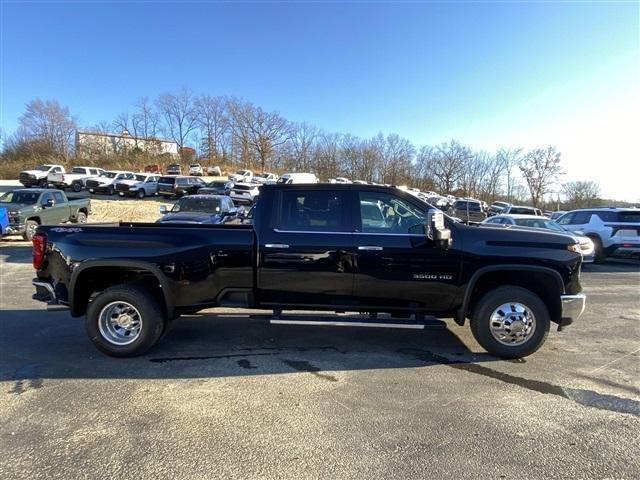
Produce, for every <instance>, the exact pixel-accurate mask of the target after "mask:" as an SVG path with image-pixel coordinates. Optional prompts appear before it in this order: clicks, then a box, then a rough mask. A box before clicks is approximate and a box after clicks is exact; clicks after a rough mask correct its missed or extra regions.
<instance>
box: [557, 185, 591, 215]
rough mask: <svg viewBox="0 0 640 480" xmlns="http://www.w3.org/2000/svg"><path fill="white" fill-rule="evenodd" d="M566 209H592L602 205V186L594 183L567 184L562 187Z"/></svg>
mask: <svg viewBox="0 0 640 480" xmlns="http://www.w3.org/2000/svg"><path fill="white" fill-rule="evenodd" d="M562 193H564V196H565V197H566V208H568V209H575V208H590V207H596V206H598V205H599V204H600V185H598V183H597V182H593V181H575V182H567V183H565V184H563V185H562Z"/></svg>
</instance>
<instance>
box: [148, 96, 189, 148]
mask: <svg viewBox="0 0 640 480" xmlns="http://www.w3.org/2000/svg"><path fill="white" fill-rule="evenodd" d="M156 105H157V107H158V111H159V112H160V114H161V115H162V116H163V117H164V120H165V123H166V128H167V133H168V134H169V136H171V138H173V140H175V141H176V143H177V144H178V147H179V148H180V151H181V152H182V149H183V148H184V147H185V146H186V145H185V143H186V141H187V139H188V138H189V136H190V135H191V133H192V132H193V130H194V129H195V128H196V111H195V105H194V98H193V94H192V93H191V92H190V91H189V90H188V89H187V88H185V87H183V88H182V89H181V90H180V92H178V93H177V94H176V93H164V94H162V95H160V97H159V98H158V100H157V101H156Z"/></svg>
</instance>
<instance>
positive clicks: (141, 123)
mask: <svg viewBox="0 0 640 480" xmlns="http://www.w3.org/2000/svg"><path fill="white" fill-rule="evenodd" d="M134 107H135V113H134V114H133V116H132V117H131V124H132V128H133V131H135V132H136V135H137V136H140V137H142V138H144V139H145V140H149V139H153V138H155V137H156V136H157V135H158V126H159V124H160V118H159V116H158V112H156V111H155V110H154V108H153V104H152V103H151V101H150V100H149V98H148V97H140V98H139V99H138V100H137V101H136V103H135V104H134Z"/></svg>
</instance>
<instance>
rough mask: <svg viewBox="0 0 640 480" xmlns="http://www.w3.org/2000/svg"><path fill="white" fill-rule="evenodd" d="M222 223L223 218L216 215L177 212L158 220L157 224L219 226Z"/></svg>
mask: <svg viewBox="0 0 640 480" xmlns="http://www.w3.org/2000/svg"><path fill="white" fill-rule="evenodd" d="M221 221H222V217H221V216H220V215H219V214H217V213H215V214H210V213H204V212H203V213H198V212H176V213H167V214H166V215H164V216H162V218H159V219H158V220H156V223H202V224H212V225H215V224H218V223H220V222H221Z"/></svg>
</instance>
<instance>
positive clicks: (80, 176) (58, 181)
mask: <svg viewBox="0 0 640 480" xmlns="http://www.w3.org/2000/svg"><path fill="white" fill-rule="evenodd" d="M103 172H104V170H103V169H102V168H97V167H73V168H72V169H71V173H65V172H51V173H49V175H47V180H48V182H49V184H50V185H53V186H54V187H56V188H61V189H63V190H64V189H65V188H71V189H72V190H73V191H74V192H79V191H80V190H82V189H83V188H84V187H85V182H86V180H87V178H89V177H97V176H98V175H100V174H101V173H103Z"/></svg>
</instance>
